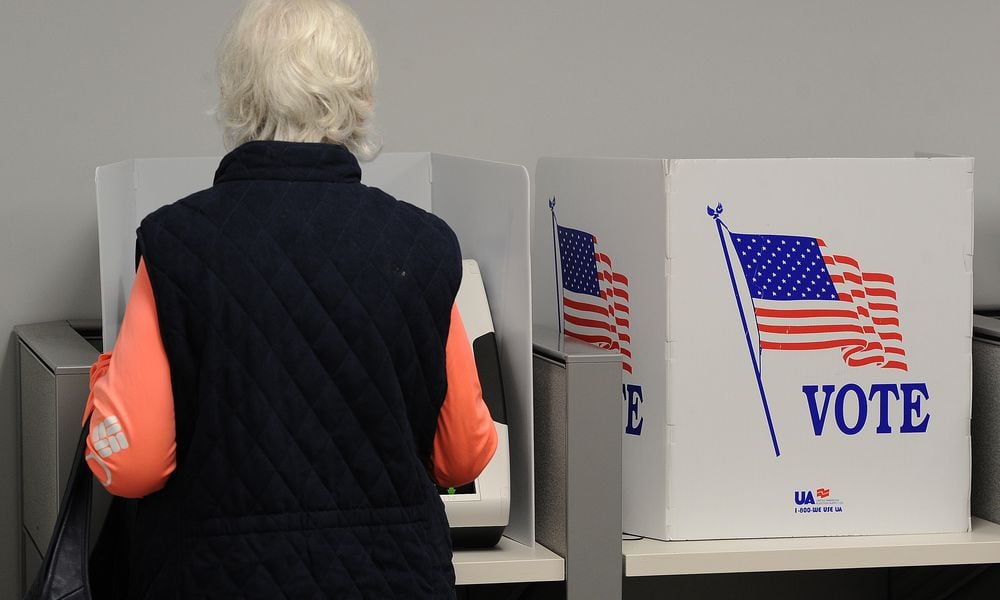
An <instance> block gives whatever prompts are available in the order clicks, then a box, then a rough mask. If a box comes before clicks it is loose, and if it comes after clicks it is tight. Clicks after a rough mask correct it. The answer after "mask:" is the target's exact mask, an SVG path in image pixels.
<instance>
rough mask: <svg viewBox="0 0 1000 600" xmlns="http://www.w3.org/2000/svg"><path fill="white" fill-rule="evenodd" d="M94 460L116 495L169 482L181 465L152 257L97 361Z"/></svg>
mask: <svg viewBox="0 0 1000 600" xmlns="http://www.w3.org/2000/svg"><path fill="white" fill-rule="evenodd" d="M83 418H84V422H86V420H87V419H88V418H89V419H90V437H89V438H88V439H87V465H88V466H89V467H90V470H91V471H93V473H94V476H95V477H97V480H98V481H100V482H101V483H102V484H103V485H104V487H105V488H107V490H108V491H109V492H111V493H112V494H114V495H116V496H125V497H128V498H139V497H142V496H145V495H148V494H151V493H153V492H155V491H157V490H159V489H161V488H162V487H163V486H164V485H165V484H166V482H167V478H169V477H170V474H171V473H173V471H174V468H175V466H176V444H175V440H174V398H173V393H172V390H171V386H170V365H169V364H168V363H167V354H166V351H165V350H164V349H163V342H162V341H161V339H160V326H159V322H158V321H157V316H156V303H155V302H154V300H153V288H152V286H151V285H150V282H149V274H148V273H147V272H146V264H145V262H142V261H140V263H139V270H138V272H137V273H136V276H135V284H133V286H132V294H131V296H130V297H129V301H128V305H127V307H126V308H125V318H124V319H123V320H122V326H121V330H120V331H119V333H118V341H117V342H115V347H114V350H113V351H112V352H110V353H107V354H102V355H101V357H100V358H98V359H97V362H95V363H94V365H93V366H92V367H91V368H90V397H89V398H88V399H87V408H86V410H85V411H84V416H83Z"/></svg>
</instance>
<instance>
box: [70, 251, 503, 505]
mask: <svg viewBox="0 0 1000 600" xmlns="http://www.w3.org/2000/svg"><path fill="white" fill-rule="evenodd" d="M445 363H446V370H447V375H448V392H447V394H446V395H445V399H444V404H442V406H441V412H440V415H439V416H438V427H437V433H436V434H435V436H434V446H433V450H432V453H431V464H432V474H433V477H434V479H435V480H436V481H437V483H438V485H441V486H444V487H449V486H458V485H462V484H465V483H468V482H470V481H472V480H473V479H475V478H476V477H477V476H478V475H479V473H481V472H482V470H483V469H484V468H486V465H487V463H489V461H490V459H492V458H493V454H494V453H495V452H496V448H497V433H496V428H495V427H494V425H493V419H492V418H491V417H490V413H489V409H487V408H486V403H485V402H483V397H482V389H481V388H480V384H479V375H478V373H477V372H476V362H475V357H474V356H473V354H472V347H471V346H470V345H469V341H468V338H467V337H466V333H465V326H464V325H463V324H462V319H461V317H460V316H459V314H458V309H457V307H453V308H452V312H451V329H450V330H449V332H448V342H447V346H446V349H445ZM83 418H84V421H85V422H86V420H87V419H88V418H89V419H90V432H91V433H90V437H89V438H88V440H87V450H88V451H87V464H88V465H89V466H90V470H91V471H93V473H94V476H95V477H97V479H98V480H99V481H100V482H101V483H102V484H103V485H104V487H105V488H107V490H108V491H109V492H111V493H112V494H114V495H116V496H125V497H129V498H138V497H142V496H145V495H148V494H151V493H153V492H155V491H157V490H159V489H161V488H162V487H163V486H164V485H165V484H166V482H167V480H168V479H169V477H170V474H171V473H173V472H174V469H175V468H176V466H177V462H176V449H177V446H176V442H175V432H174V399H173V393H172V390H171V384H170V366H169V364H168V362H167V354H166V351H165V350H164V348H163V342H162V341H161V338H160V327H159V322H158V320H157V314H156V302H155V300H154V298H153V288H152V286H151V285H150V282H149V274H148V273H147V272H146V265H145V263H144V262H142V261H140V262H139V270H138V272H137V273H136V277H135V284H134V285H133V287H132V293H131V296H130V297H129V302H128V305H127V306H126V309H125V318H124V319H123V321H122V326H121V329H120V330H119V332H118V340H117V341H116V342H115V347H114V350H113V351H112V352H110V353H106V354H102V355H101V356H100V358H98V359H97V362H95V363H94V365H93V366H92V367H91V368H90V397H89V398H88V399H87V407H86V409H85V410H84V417H83Z"/></svg>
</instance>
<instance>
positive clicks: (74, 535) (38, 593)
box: [24, 420, 93, 600]
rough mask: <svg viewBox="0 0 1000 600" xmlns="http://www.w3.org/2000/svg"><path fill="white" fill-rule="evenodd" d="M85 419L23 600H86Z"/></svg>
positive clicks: (89, 478) (88, 490)
mask: <svg viewBox="0 0 1000 600" xmlns="http://www.w3.org/2000/svg"><path fill="white" fill-rule="evenodd" d="M89 425H90V421H89V420H88V421H87V423H86V424H84V426H83V431H81V432H80V441H79V442H77V445H76V456H75V457H74V459H73V468H72V470H71V471H70V474H69V483H67V484H66V493H65V494H63V498H62V502H61V503H60V506H59V516H58V517H57V518H56V526H55V529H54V530H53V532H52V539H50V540H49V547H48V550H46V551H45V559H44V560H43V561H42V566H41V568H40V569H39V570H38V574H37V575H36V576H35V581H34V583H33V584H32V585H31V589H29V590H28V593H27V595H25V597H24V600H90V598H91V596H90V581H89V575H88V573H87V560H88V554H89V552H90V505H91V494H92V485H93V483H92V482H93V477H92V476H91V474H90V469H89V468H88V467H87V459H86V452H87V436H88V435H89V433H90V426H89Z"/></svg>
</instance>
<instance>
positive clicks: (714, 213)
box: [708, 202, 781, 457]
mask: <svg viewBox="0 0 1000 600" xmlns="http://www.w3.org/2000/svg"><path fill="white" fill-rule="evenodd" d="M721 214H722V203H721V202H720V203H719V204H718V205H717V206H716V207H715V208H712V207H711V206H709V207H708V216H710V217H712V219H714V220H715V226H716V228H717V229H718V231H719V242H720V243H721V244H722V254H723V255H724V256H725V257H726V267H727V268H728V269H729V281H730V282H731V283H732V284H733V297H734V298H735V299H736V308H737V309H738V310H739V313H740V321H742V323H743V334H744V335H745V336H746V340H747V350H748V351H749V352H750V361H751V362H752V363H753V370H754V374H755V375H756V376H757V389H758V390H759V391H760V401H761V403H762V404H763V406H764V416H765V417H766V418H767V428H768V429H769V430H770V432H771V444H772V445H773V446H774V456H775V457H778V456H781V450H779V449H778V438H777V436H776V435H775V434H774V422H773V421H772V420H771V409H770V408H769V407H768V405H767V395H766V394H765V393H764V383H763V381H761V376H760V365H759V364H758V362H757V354H756V352H754V345H753V340H752V339H751V338H750V328H749V327H748V326H747V317H746V314H744V312H743V303H742V302H740V292H739V288H738V287H737V285H736V275H735V273H733V262H732V259H730V258H729V248H728V247H727V246H726V236H725V234H723V232H722V228H723V227H725V228H726V230H727V231H728V230H729V228H728V227H726V224H725V223H723V222H722V219H721V218H720V217H719V215H721Z"/></svg>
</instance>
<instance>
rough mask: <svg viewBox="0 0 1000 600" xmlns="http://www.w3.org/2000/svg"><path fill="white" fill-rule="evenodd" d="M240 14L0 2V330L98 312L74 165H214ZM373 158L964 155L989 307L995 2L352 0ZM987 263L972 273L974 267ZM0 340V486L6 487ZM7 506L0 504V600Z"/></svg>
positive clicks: (982, 294) (999, 16)
mask: <svg viewBox="0 0 1000 600" xmlns="http://www.w3.org/2000/svg"><path fill="white" fill-rule="evenodd" d="M238 4H239V2H238V1H237V0H223V1H219V0H217V1H215V2H200V1H196V0H175V1H174V2H158V3H155V2H132V1H127V0H101V1H99V2H86V3H82V2H54V1H52V0H35V1H29V0H6V1H5V2H3V4H2V18H0V106H2V107H3V116H2V117H0V140H2V141H0V181H3V184H4V185H3V187H2V188H0V244H2V247H3V252H2V253H0V281H3V282H4V286H3V296H2V302H0V331H2V332H9V331H10V329H11V327H12V326H13V325H15V324H17V323H26V322H32V321H38V320H44V319H55V318H62V317H68V316H89V317H96V316H97V315H98V314H99V307H98V286H97V242H96V219H95V214H94V191H93V171H94V167H95V166H97V165H100V164H104V163H109V162H113V161H116V160H120V159H123V158H128V157H134V156H143V157H150V156H180V155H187V156H191V155H206V154H218V153H220V152H221V151H222V147H221V144H220V143H219V141H218V133H217V130H216V129H215V126H214V123H213V120H212V118H211V117H210V116H209V115H207V114H206V111H207V110H208V109H209V108H210V107H211V106H212V104H213V102H214V95H215V82H214V75H213V71H214V64H213V63H214V49H215V45H216V43H217V40H218V39H219V37H220V36H221V33H222V32H223V31H224V29H225V27H226V24H227V22H228V19H229V18H230V17H231V15H232V14H233V13H234V11H235V8H236V6H238ZM354 4H355V5H356V8H357V10H358V12H359V13H360V14H361V16H362V19H363V20H364V21H365V23H366V25H367V27H368V29H369V31H370V33H371V35H372V37H373V39H374V41H375V43H376V46H377V48H378V51H379V54H380V58H381V71H382V78H381V83H380V86H379V98H378V102H379V107H378V109H379V115H378V120H379V123H380V129H381V131H382V133H383V136H384V139H385V142H386V149H387V150H435V151H440V152H450V153H456V154H466V155H473V156H478V157H483V158H490V159H495V160H503V161H509V162H516V163H522V164H525V165H527V166H528V167H529V168H530V169H532V170H533V167H534V163H535V160H536V159H537V157H538V156H541V155H560V154H561V155H567V154H568V155H608V156H615V155H617V156H623V155H627V156H652V157H678V156H687V157H692V156H693V157H736V156H841V155H842V156H848V155H850V156H906V155H909V154H911V153H912V152H913V151H914V150H932V151H937V152H945V153H955V154H970V155H974V156H976V158H977V163H976V170H977V175H976V187H977V217H978V219H979V221H980V224H979V226H978V227H977V235H978V238H977V262H976V265H977V279H976V298H977V302H979V303H984V302H992V303H997V304H1000V276H998V271H997V269H996V268H995V267H994V268H991V267H993V265H992V262H993V259H994V258H996V257H997V256H1000V242H993V238H995V237H997V236H996V235H995V234H996V232H997V230H998V229H1000V118H998V117H1000V76H998V71H997V69H996V66H995V64H996V62H997V59H998V58H1000V36H997V35H996V31H997V30H998V29H1000V4H998V3H996V2H993V1H992V0H964V1H960V2H936V1H929V0H919V1H913V0H911V1H906V0H881V1H878V2H872V1H871V0H840V1H838V2H830V1H828V0H757V1H755V2H738V1H736V0H731V1H725V0H673V1H667V2H653V1H638V0H623V1H620V2H607V1H597V0H587V1H583V0H550V1H548V2H538V1H537V0H534V1H529V0H511V1H508V2H450V1H447V2H446V1H444V0H422V1H420V2H409V1H404V0H393V1H378V0H366V1H364V2H362V1H361V0H357V1H356V2H355V3H354ZM984 257H985V258H986V260H983V258H984ZM13 369H14V365H13V354H12V353H11V352H9V345H8V344H4V345H0V481H5V482H12V481H16V477H17V448H16V442H15V440H16V437H17V431H16V428H15V422H16V408H15V398H14V372H13ZM16 506H17V489H16V486H14V485H4V486H0V597H14V595H15V592H14V588H13V585H14V584H13V581H14V573H15V568H16V563H15V560H16V553H17V539H18V537H17V535H16V532H17V515H16Z"/></svg>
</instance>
